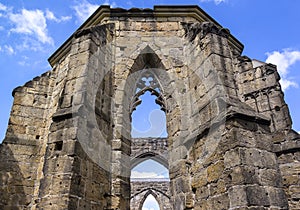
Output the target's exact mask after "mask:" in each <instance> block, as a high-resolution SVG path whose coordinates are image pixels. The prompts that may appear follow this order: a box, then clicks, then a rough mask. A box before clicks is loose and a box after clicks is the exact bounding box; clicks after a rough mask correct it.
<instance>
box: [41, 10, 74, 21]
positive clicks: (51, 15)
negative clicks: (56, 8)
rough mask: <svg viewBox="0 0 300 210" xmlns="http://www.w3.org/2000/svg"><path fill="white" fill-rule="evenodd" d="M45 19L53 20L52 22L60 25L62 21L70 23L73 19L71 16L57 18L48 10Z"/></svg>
mask: <svg viewBox="0 0 300 210" xmlns="http://www.w3.org/2000/svg"><path fill="white" fill-rule="evenodd" d="M45 17H46V18H47V19H48V20H52V21H55V22H57V23H60V22H62V21H68V20H70V19H71V18H72V17H71V16H62V17H61V18H57V17H56V16H55V15H54V13H53V12H51V11H50V10H48V9H46V12H45Z"/></svg>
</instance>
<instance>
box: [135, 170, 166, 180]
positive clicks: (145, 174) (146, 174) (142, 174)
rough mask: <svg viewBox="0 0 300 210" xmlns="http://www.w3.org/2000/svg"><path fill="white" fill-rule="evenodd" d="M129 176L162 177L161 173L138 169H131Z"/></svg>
mask: <svg viewBox="0 0 300 210" xmlns="http://www.w3.org/2000/svg"><path fill="white" fill-rule="evenodd" d="M131 178H151V179H156V178H164V176H163V175H158V174H156V173H154V172H139V171H131Z"/></svg>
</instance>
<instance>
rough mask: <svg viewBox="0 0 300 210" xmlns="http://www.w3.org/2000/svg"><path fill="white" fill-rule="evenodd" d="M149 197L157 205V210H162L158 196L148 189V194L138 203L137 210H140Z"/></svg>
mask: <svg viewBox="0 0 300 210" xmlns="http://www.w3.org/2000/svg"><path fill="white" fill-rule="evenodd" d="M149 195H152V196H153V197H154V198H155V200H156V202H157V203H158V205H159V209H163V206H162V203H161V201H160V199H159V196H158V195H157V194H156V193H155V192H154V191H153V190H151V189H150V190H148V192H147V193H146V194H145V195H144V197H143V198H142V200H141V202H140V206H139V210H142V208H143V205H144V203H145V201H146V199H147V198H148V196H149Z"/></svg>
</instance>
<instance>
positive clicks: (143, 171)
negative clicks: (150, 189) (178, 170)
mask: <svg viewBox="0 0 300 210" xmlns="http://www.w3.org/2000/svg"><path fill="white" fill-rule="evenodd" d="M130 178H131V179H149V180H152V179H169V170H168V169H167V168H166V167H165V166H163V165H162V164H160V163H158V162H157V161H154V160H152V159H148V160H145V161H143V162H141V163H140V164H138V165H137V166H135V167H134V168H133V169H132V170H131V177H130Z"/></svg>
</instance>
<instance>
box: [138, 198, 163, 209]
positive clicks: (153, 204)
mask: <svg viewBox="0 0 300 210" xmlns="http://www.w3.org/2000/svg"><path fill="white" fill-rule="evenodd" d="M142 210H160V208H159V204H158V202H157V200H156V199H155V197H154V196H153V195H151V194H149V195H148V196H147V198H146V200H145V202H144V204H143V207H142Z"/></svg>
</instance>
